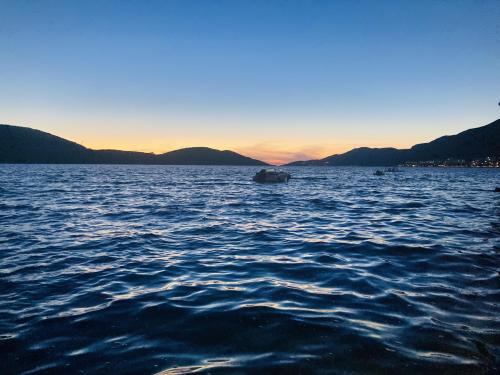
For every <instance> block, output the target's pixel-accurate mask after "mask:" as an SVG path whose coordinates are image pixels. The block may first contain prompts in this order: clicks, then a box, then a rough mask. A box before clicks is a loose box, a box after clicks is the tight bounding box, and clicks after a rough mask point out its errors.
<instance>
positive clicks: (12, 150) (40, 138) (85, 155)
mask: <svg viewBox="0 0 500 375" xmlns="http://www.w3.org/2000/svg"><path fill="white" fill-rule="evenodd" d="M0 163H33V164H42V163H46V164H165V165H169V164H170V165H182V164H185V165H268V164H267V163H265V162H263V161H260V160H256V159H252V158H249V157H247V156H243V155H240V154H238V153H236V152H233V151H228V150H225V151H219V150H215V149H212V148H208V147H190V148H183V149H180V150H175V151H170V152H166V153H164V154H158V155H157V154H153V153H146V152H135V151H120V150H92V149H89V148H87V147H84V146H82V145H80V144H78V143H75V142H72V141H68V140H66V139H64V138H61V137H58V136H55V135H52V134H50V133H46V132H43V131H40V130H36V129H31V128H27V127H22V126H14V125H1V124H0Z"/></svg>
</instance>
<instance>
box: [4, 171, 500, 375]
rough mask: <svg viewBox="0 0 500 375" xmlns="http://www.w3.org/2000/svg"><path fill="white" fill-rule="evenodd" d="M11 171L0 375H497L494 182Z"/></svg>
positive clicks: (406, 175) (498, 246)
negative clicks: (264, 181)
mask: <svg viewBox="0 0 500 375" xmlns="http://www.w3.org/2000/svg"><path fill="white" fill-rule="evenodd" d="M258 169H259V168H258V167H194V166H104V165H102V166H96V165H86V166H81V165H2V166H0V373H1V374H19V373H21V374H52V373H64V374H74V373H84V374H95V373H115V374H154V373H164V374H179V373H187V372H194V371H200V372H207V373H208V372H209V373H271V372H272V373H333V374H337V373H338V374H354V373H381V372H382V373H440V374H443V373H461V374H466V373H495V372H497V371H499V361H500V360H499V358H500V349H499V347H500V305H499V303H500V273H499V271H500V258H499V250H500V194H499V193H494V192H493V189H494V187H495V186H498V185H500V170H492V169H489V170H488V169H431V168H429V169H405V170H403V172H401V173H387V174H386V175H385V176H382V177H375V176H373V171H374V169H373V168H333V167H332V168H312V167H309V168H308V167H303V168H290V169H289V171H290V172H291V173H292V175H293V177H294V178H293V179H292V180H291V181H290V182H289V183H288V184H277V185H260V184H256V183H253V182H252V180H251V177H252V176H253V174H254V173H255V172H256V171H257V170H258Z"/></svg>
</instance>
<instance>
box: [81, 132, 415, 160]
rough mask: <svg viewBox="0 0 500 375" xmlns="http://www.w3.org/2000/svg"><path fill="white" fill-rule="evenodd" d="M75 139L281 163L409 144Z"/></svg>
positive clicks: (111, 145)
mask: <svg viewBox="0 0 500 375" xmlns="http://www.w3.org/2000/svg"><path fill="white" fill-rule="evenodd" d="M75 142H77V143H80V144H82V145H83V146H85V147H88V148H91V149H95V150H99V149H116V150H124V151H139V152H152V153H155V154H162V153H165V152H169V151H173V150H177V149H180V148H185V147H198V146H199V147H210V148H214V149H217V150H231V151H234V152H237V153H239V154H241V155H244V156H248V157H251V158H253V159H257V160H262V161H265V162H267V163H269V164H273V165H281V164H286V163H290V162H292V161H297V160H312V159H321V158H324V157H327V156H330V155H333V154H339V153H343V152H346V151H349V150H351V149H353V148H356V147H363V146H367V147H397V148H405V147H409V145H406V144H402V145H388V144H385V143H384V144H374V143H371V144H361V143H356V144H353V143H346V142H339V143H337V144H335V143H332V144H325V143H317V144H308V145H301V144H298V143H282V142H261V143H255V144H250V145H245V144H239V142H236V141H235V142H233V143H232V144H231V145H229V144H228V142H227V141H226V142H218V141H216V140H207V141H205V142H202V141H199V140H198V141H193V142H185V141H184V142H182V141H177V142H176V141H168V140H165V139H161V138H144V139H137V138H135V139H129V138H113V139H107V138H99V139H90V138H89V139H82V140H81V141H77V140H75Z"/></svg>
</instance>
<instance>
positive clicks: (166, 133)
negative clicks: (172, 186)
mask: <svg viewBox="0 0 500 375" xmlns="http://www.w3.org/2000/svg"><path fill="white" fill-rule="evenodd" d="M499 20H500V1H496V0H492V1H479V0H476V1H459V0H457V1H439V0H436V1H425V0H424V1H313V0H309V1H305V0H304V1H271V0H268V1H238V0H231V1H208V0H207V1H190V0H182V1H126V0H122V1H43V0H42V1H26V0H12V1H6V0H0V82H1V90H0V114H1V118H0V122H1V123H11V124H19V125H24V126H29V127H33V128H37V129H41V130H45V131H49V132H52V133H55V134H57V135H60V136H63V137H66V138H69V139H72V140H74V141H77V142H81V143H83V144H85V145H86V146H89V147H95V148H121V149H133V150H143V151H154V152H162V151H168V150H171V149H174V148H179V147H186V146H197V145H205V146H211V147H215V148H221V149H222V148H224V149H226V148H227V149H234V150H236V151H240V152H244V153H246V154H248V155H251V156H255V157H260V158H263V159H265V160H268V161H277V162H282V161H288V160H291V159H297V158H298V159H301V158H309V157H319V156H326V155H329V154H332V153H336V152H341V151H346V150H348V149H350V148H352V147H357V146H361V145H367V146H374V147H381V146H397V147H406V146H410V145H412V144H414V143H418V142H423V141H428V140H431V139H433V138H435V137H437V136H440V135H443V134H453V133H456V132H459V131H461V130H464V129H467V128H470V127H475V126H479V125H483V124H486V123H488V122H490V121H493V120H495V119H496V118H498V117H500V116H499V108H500V107H498V105H497V103H498V101H499V100H500V22H499Z"/></svg>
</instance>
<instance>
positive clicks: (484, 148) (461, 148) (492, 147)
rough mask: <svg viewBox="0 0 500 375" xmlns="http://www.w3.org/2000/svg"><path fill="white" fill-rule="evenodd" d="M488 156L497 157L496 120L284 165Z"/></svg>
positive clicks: (499, 130) (498, 128) (498, 124)
mask: <svg viewBox="0 0 500 375" xmlns="http://www.w3.org/2000/svg"><path fill="white" fill-rule="evenodd" d="M488 156H495V157H499V156H500V119H499V120H496V121H494V122H492V123H490V124H488V125H485V126H481V127H479V128H474V129H469V130H466V131H463V132H461V133H459V134H456V135H449V136H444V137H440V138H438V139H436V140H434V141H432V142H429V143H422V144H418V145H415V146H413V147H412V148H410V149H403V150H399V149H396V148H368V147H361V148H355V149H353V150H351V151H348V152H346V153H343V154H337V155H331V156H328V157H326V158H324V159H319V160H307V161H296V162H293V163H290V164H287V165H292V166H307V165H325V166H328V165H339V166H341V165H360V166H391V165H397V164H401V163H404V162H407V161H428V160H444V159H449V158H453V159H464V160H468V161H470V160H472V159H476V158H484V157H488Z"/></svg>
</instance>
